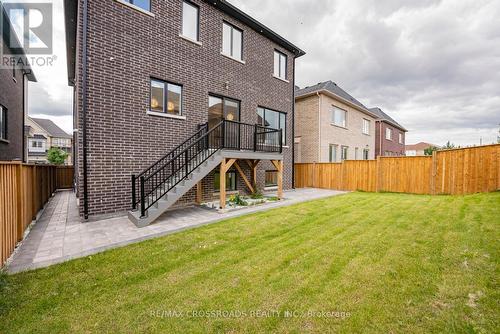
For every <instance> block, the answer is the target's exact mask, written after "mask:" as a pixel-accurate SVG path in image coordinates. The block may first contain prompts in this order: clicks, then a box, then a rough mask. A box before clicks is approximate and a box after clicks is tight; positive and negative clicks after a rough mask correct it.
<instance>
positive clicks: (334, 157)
mask: <svg viewBox="0 0 500 334" xmlns="http://www.w3.org/2000/svg"><path fill="white" fill-rule="evenodd" d="M332 148H333V151H332ZM338 148H339V145H338V144H329V145H328V161H329V162H337V150H338ZM332 152H333V155H332Z"/></svg>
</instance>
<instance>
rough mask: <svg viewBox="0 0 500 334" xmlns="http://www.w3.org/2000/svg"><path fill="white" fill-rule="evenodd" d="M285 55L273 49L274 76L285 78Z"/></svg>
mask: <svg viewBox="0 0 500 334" xmlns="http://www.w3.org/2000/svg"><path fill="white" fill-rule="evenodd" d="M286 70H287V56H286V55H285V54H283V53H281V52H279V51H276V50H275V51H274V76H275V77H277V78H280V79H283V80H286V72H287V71H286Z"/></svg>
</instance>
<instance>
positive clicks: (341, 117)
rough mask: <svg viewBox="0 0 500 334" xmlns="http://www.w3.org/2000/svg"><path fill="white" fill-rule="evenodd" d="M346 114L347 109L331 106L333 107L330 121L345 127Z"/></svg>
mask: <svg viewBox="0 0 500 334" xmlns="http://www.w3.org/2000/svg"><path fill="white" fill-rule="evenodd" d="M346 115H347V111H345V110H343V109H340V108H337V107H333V109H332V123H333V124H335V125H337V126H341V127H343V128H345V127H347V124H346V118H347V117H346Z"/></svg>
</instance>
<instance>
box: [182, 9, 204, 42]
mask: <svg viewBox="0 0 500 334" xmlns="http://www.w3.org/2000/svg"><path fill="white" fill-rule="evenodd" d="M184 4H187V5H189V6H191V7H194V8H196V10H197V17H196V19H197V25H196V39H192V38H190V37H189V36H186V35H184V31H183V28H184ZM200 18H201V16H200V6H198V5H197V4H195V3H194V2H192V1H189V0H182V24H181V33H180V35H179V36H180V37H182V38H184V39H187V40H188V41H190V42H193V43H195V44H198V45H201V43H200Z"/></svg>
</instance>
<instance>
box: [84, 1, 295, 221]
mask: <svg viewBox="0 0 500 334" xmlns="http://www.w3.org/2000/svg"><path fill="white" fill-rule="evenodd" d="M151 3H152V12H153V13H154V15H155V16H154V17H151V16H149V15H146V14H144V13H141V12H139V11H136V10H134V9H131V8H130V7H128V6H126V5H123V4H121V3H119V2H117V1H112V0H108V1H101V0H89V22H88V24H89V29H88V41H89V45H88V109H87V120H88V123H87V124H88V132H87V134H88V182H89V183H88V185H89V193H88V195H89V213H90V215H96V214H103V213H111V212H117V211H124V210H127V209H129V207H130V196H131V189H130V175H131V174H133V173H138V172H140V171H141V170H143V169H144V168H145V167H147V166H148V165H149V164H151V163H152V162H154V161H156V160H157V159H158V158H159V157H160V156H162V155H164V154H166V153H167V152H168V151H169V150H170V149H172V148H173V147H174V146H176V145H177V144H179V143H180V142H182V141H183V140H184V139H186V138H187V137H188V136H189V135H190V134H192V133H193V132H194V131H195V129H196V128H197V126H198V124H200V123H204V122H206V121H207V115H208V114H207V112H208V111H207V109H208V95H209V93H214V94H219V95H223V96H227V97H230V98H234V99H238V100H240V101H241V120H242V121H243V122H246V123H252V124H253V123H255V122H256V121H257V115H256V109H257V106H264V107H267V108H270V109H275V110H278V111H282V112H286V113H288V117H287V130H288V132H287V136H288V138H287V143H288V144H289V145H291V143H292V129H291V127H292V110H293V109H292V108H293V95H292V87H293V80H291V82H290V83H286V82H283V81H280V80H278V79H275V78H273V77H272V74H273V50H274V49H275V48H276V49H279V50H280V51H281V52H285V53H286V54H287V55H288V70H289V73H288V77H289V78H291V77H292V73H293V72H292V70H293V69H292V67H293V58H292V57H293V56H292V54H291V53H289V52H286V51H285V50H283V49H282V48H280V47H279V46H278V45H276V44H274V43H273V42H272V41H270V40H269V39H267V38H265V37H263V36H262V35H260V34H259V33H256V32H255V31H253V30H251V29H250V28H248V27H246V26H245V25H243V24H241V23H240V22H238V21H235V20H234V19H232V18H231V17H228V16H226V15H224V14H223V13H222V12H220V11H218V10H217V9H216V8H214V7H212V6H211V5H208V4H207V3H205V2H203V1H199V0H195V1H194V3H196V4H197V5H199V6H200V40H201V43H202V45H201V46H199V45H196V44H193V43H191V42H189V41H186V40H184V39H182V38H180V37H179V33H180V32H181V20H182V15H181V10H182V1H180V0H162V1H160V0H152V1H151ZM80 5H81V2H80ZM223 20H226V21H228V22H230V23H232V24H234V25H235V26H237V27H239V28H241V29H242V30H243V31H244V33H243V36H244V37H243V38H244V49H243V60H244V61H245V62H246V64H241V63H239V62H236V61H234V60H231V59H228V58H226V57H224V56H222V55H221V50H222V22H223ZM80 21H81V20H80ZM79 36H80V39H81V22H80V31H79ZM79 49H80V50H81V45H80V48H79ZM80 57H81V53H80V52H78V53H77V58H80ZM77 67H78V72H79V73H81V63H78V64H77ZM150 77H156V78H158V79H163V80H165V81H172V82H176V83H179V84H182V85H183V115H185V116H186V117H187V119H186V120H178V119H171V118H162V117H155V116H150V115H147V114H146V110H147V109H148V107H149V81H150ZM226 83H227V88H226ZM77 92H78V94H77V95H78V97H79V98H78V103H77V105H78V109H79V110H78V116H77V120H78V126H79V129H82V114H81V112H80V110H81V108H82V103H81V96H82V95H81V93H82V91H81V76H79V82H78V83H77ZM78 141H79V144H78V153H79V157H78V160H79V163H78V172H79V178H80V182H79V187H80V189H79V190H80V193H82V187H83V182H82V177H83V170H82V142H81V141H82V136H81V135H80V136H79V138H78ZM284 154H285V166H286V168H285V175H284V183H285V188H287V189H288V188H291V187H292V149H291V148H290V149H285V151H284ZM269 165H270V163H267V162H266V163H262V165H261V168H262V170H261V171H259V179H261V178H262V180H261V181H259V182H261V183H263V177H264V172H263V171H264V169H266V168H269V169H271V168H270V166H269ZM206 182H207V183H212V184H213V181H209V180H207V181H206ZM239 183H240V184H242V181H241V182H239ZM207 191H209V190H207ZM194 194H195V192H194V190H192V191H190V192H189V193H188V194H187V195H186V196H184V198H183V199H181V201H180V202H181V203H190V202H192V201H194V197H195V195H194ZM80 199H81V201H82V200H83V196H80ZM81 204H82V205H80V208H81V209H82V210H83V202H81Z"/></svg>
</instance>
